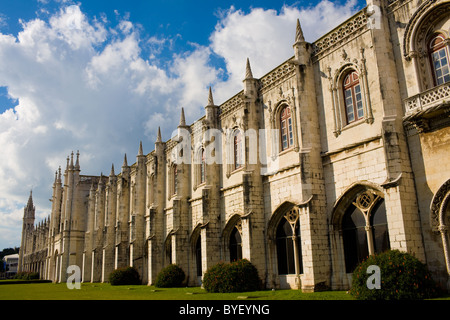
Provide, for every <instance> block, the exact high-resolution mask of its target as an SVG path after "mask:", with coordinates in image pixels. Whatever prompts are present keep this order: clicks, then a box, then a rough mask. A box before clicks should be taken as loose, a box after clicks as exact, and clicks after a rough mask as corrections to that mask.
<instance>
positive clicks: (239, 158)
mask: <svg viewBox="0 0 450 320" xmlns="http://www.w3.org/2000/svg"><path fill="white" fill-rule="evenodd" d="M242 151H243V148H242V133H241V130H239V129H236V130H234V133H233V160H234V163H233V169H234V170H238V169H240V168H242V167H243V166H244V163H243V162H244V161H243V160H244V157H243V154H242Z"/></svg>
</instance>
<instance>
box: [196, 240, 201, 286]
mask: <svg viewBox="0 0 450 320" xmlns="http://www.w3.org/2000/svg"><path fill="white" fill-rule="evenodd" d="M195 262H196V264H197V276H198V277H201V276H202V241H201V236H198V238H197V242H196V243H195Z"/></svg>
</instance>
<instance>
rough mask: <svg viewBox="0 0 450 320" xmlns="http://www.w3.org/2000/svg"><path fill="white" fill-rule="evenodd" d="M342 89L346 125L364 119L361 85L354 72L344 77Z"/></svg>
mask: <svg viewBox="0 0 450 320" xmlns="http://www.w3.org/2000/svg"><path fill="white" fill-rule="evenodd" d="M343 88H344V104H345V114H346V116H347V123H351V122H354V121H356V120H359V119H362V118H364V108H363V102H362V93H361V85H360V83H359V76H358V73H357V72H356V71H352V72H350V73H349V74H347V75H346V76H345V78H344V82H343Z"/></svg>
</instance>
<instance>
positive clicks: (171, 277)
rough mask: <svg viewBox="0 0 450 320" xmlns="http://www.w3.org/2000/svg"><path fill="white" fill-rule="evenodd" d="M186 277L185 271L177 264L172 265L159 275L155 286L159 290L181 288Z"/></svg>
mask: <svg viewBox="0 0 450 320" xmlns="http://www.w3.org/2000/svg"><path fill="white" fill-rule="evenodd" d="M185 277H186V276H185V273H184V271H183V269H181V268H180V267H179V266H178V265H176V264H170V265H168V266H167V267H165V268H164V269H162V270H161V271H160V272H159V273H158V276H157V278H156V283H155V286H156V287H159V288H174V287H181V286H182V284H183V281H184V278H185Z"/></svg>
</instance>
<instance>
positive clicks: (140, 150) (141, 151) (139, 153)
mask: <svg viewBox="0 0 450 320" xmlns="http://www.w3.org/2000/svg"><path fill="white" fill-rule="evenodd" d="M143 155H144V150H143V149H142V141H140V142H139V152H138V156H143Z"/></svg>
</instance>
